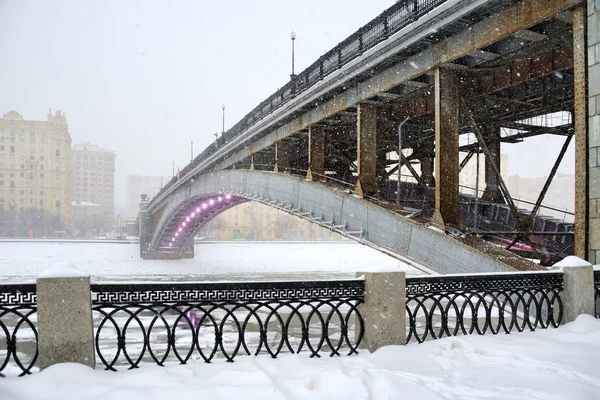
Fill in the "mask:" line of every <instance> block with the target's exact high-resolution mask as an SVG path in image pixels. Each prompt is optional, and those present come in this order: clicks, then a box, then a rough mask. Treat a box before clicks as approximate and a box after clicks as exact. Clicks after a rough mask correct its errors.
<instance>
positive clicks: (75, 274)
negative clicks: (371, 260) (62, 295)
mask: <svg viewBox="0 0 600 400" xmlns="http://www.w3.org/2000/svg"><path fill="white" fill-rule="evenodd" d="M88 276H89V275H88V274H86V273H83V272H81V271H80V270H78V269H77V268H75V265H73V263H70V262H67V261H64V262H58V263H56V264H54V265H52V266H51V267H50V268H48V269H45V270H44V271H43V272H42V273H41V274H39V275H38V278H82V277H88Z"/></svg>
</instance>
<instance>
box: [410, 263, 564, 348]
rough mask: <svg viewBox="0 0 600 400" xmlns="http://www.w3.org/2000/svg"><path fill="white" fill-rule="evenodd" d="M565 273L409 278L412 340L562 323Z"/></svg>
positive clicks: (543, 326)
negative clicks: (562, 292) (562, 295)
mask: <svg viewBox="0 0 600 400" xmlns="http://www.w3.org/2000/svg"><path fill="white" fill-rule="evenodd" d="M562 289H563V275H562V273H561V272H542V273H516V274H495V275H463V276H448V275H447V276H428V277H409V278H407V279H406V312H407V318H408V324H407V340H406V342H407V343H410V342H411V341H416V342H418V343H422V342H423V341H425V340H429V339H439V338H441V337H445V336H457V335H469V334H479V335H484V334H486V333H492V334H496V333H499V332H504V333H510V332H512V331H515V330H516V331H518V332H522V331H523V330H526V329H529V330H535V329H537V328H548V327H558V326H559V325H560V322H561V319H562V315H563V303H562V300H561V298H560V292H561V291H562Z"/></svg>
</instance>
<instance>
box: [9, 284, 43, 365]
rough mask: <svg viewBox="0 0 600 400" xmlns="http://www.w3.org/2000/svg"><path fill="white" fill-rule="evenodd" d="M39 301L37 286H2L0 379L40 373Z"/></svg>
mask: <svg viewBox="0 0 600 400" xmlns="http://www.w3.org/2000/svg"><path fill="white" fill-rule="evenodd" d="M36 300H37V296H36V287H35V284H34V283H32V284H2V285H0V377H5V376H23V375H28V374H30V373H32V372H36V371H37V370H38V368H37V367H36V366H35V363H36V360H37V357H38V331H37V305H36Z"/></svg>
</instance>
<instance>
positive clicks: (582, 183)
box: [573, 0, 600, 264]
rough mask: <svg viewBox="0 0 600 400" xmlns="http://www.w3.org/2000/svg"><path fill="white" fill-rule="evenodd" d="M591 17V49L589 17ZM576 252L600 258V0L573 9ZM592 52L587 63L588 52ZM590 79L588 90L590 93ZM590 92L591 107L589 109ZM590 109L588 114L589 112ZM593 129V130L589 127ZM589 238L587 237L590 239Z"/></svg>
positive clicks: (593, 262)
mask: <svg viewBox="0 0 600 400" xmlns="http://www.w3.org/2000/svg"><path fill="white" fill-rule="evenodd" d="M586 17H587V46H588V47H587V49H586V48H585V32H586V31H585V19H586ZM573 51H574V54H573V55H574V57H573V66H574V68H573V69H574V73H575V99H574V100H575V101H574V117H573V121H574V123H575V243H574V244H575V249H574V252H575V255H576V256H578V257H580V258H585V259H587V260H588V261H590V262H591V263H592V264H597V263H598V262H600V213H599V211H600V2H598V0H596V1H593V0H588V1H587V16H586V15H585V7H584V6H579V7H577V8H576V9H574V10H573ZM586 51H587V54H588V60H587V65H586V62H585V61H586V60H585V54H586ZM586 80H587V82H588V85H587V94H586ZM586 95H587V104H588V110H586ZM586 111H588V114H589V115H588V116H586ZM588 129H589V131H588ZM586 239H587V241H586Z"/></svg>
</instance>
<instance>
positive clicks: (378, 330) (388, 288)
mask: <svg viewBox="0 0 600 400" xmlns="http://www.w3.org/2000/svg"><path fill="white" fill-rule="evenodd" d="M356 276H357V277H360V276H364V277H365V302H364V304H362V305H360V306H359V308H358V309H359V310H360V313H361V315H362V318H363V324H364V336H363V340H362V342H361V345H360V347H362V348H366V349H367V350H369V351H370V352H374V351H375V350H377V349H379V348H380V347H383V346H392V345H401V346H404V345H405V344H406V293H405V292H406V274H405V273H404V272H357V273H356Z"/></svg>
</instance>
